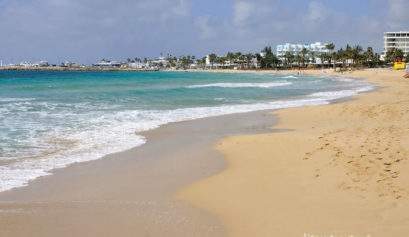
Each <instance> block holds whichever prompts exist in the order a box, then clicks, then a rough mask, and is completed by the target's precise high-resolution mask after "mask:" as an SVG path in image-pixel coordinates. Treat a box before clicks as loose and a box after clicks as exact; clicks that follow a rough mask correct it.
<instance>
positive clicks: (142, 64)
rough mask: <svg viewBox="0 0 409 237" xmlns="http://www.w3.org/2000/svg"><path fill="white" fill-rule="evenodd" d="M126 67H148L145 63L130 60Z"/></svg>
mask: <svg viewBox="0 0 409 237" xmlns="http://www.w3.org/2000/svg"><path fill="white" fill-rule="evenodd" d="M128 67H129V68H139V69H141V68H148V67H149V65H148V64H146V63H141V62H131V63H128Z"/></svg>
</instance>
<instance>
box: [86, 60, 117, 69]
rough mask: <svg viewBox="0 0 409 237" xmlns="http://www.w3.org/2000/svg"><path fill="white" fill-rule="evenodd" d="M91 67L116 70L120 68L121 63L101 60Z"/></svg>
mask: <svg viewBox="0 0 409 237" xmlns="http://www.w3.org/2000/svg"><path fill="white" fill-rule="evenodd" d="M92 66H93V67H100V68H118V67H120V66H121V63H120V62H116V61H110V60H101V62H98V63H93V64H92Z"/></svg>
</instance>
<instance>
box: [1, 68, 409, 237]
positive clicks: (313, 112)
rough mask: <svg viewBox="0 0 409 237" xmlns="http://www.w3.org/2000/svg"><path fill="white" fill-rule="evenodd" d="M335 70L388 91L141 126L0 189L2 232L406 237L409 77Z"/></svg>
mask: <svg viewBox="0 0 409 237" xmlns="http://www.w3.org/2000/svg"><path fill="white" fill-rule="evenodd" d="M231 72H234V71H231ZM236 72H237V71H236ZM269 73H275V72H274V71H271V72H269ZM283 73H296V71H290V72H283ZM300 73H301V75H303V74H321V75H327V76H332V75H333V74H332V73H329V72H328V73H323V72H321V71H301V72H300ZM334 75H336V76H342V77H348V78H360V79H361V78H363V79H364V80H366V81H368V82H372V83H377V85H378V87H379V88H378V89H377V90H375V91H372V92H370V93H365V94H359V95H357V96H354V97H353V98H351V99H345V98H344V99H341V101H333V102H337V103H332V104H329V105H318V106H303V107H297V108H288V109H281V110H276V111H271V110H263V111H258V112H250V113H239V114H232V115H222V116H216V117H210V118H202V119H196V120H189V121H182V122H173V123H168V124H166V125H162V126H161V127H160V128H158V129H154V130H149V131H145V132H142V133H140V134H139V135H141V136H144V137H146V140H147V143H146V144H144V145H142V146H140V147H136V148H133V149H130V150H127V151H125V152H120V153H114V154H111V155H107V156H105V157H104V158H103V159H99V160H95V161H88V162H82V163H75V164H71V165H70V166H68V167H67V168H61V169H54V170H53V171H52V174H53V175H51V176H44V177H40V178H38V179H36V180H34V181H30V183H29V186H26V187H20V188H17V189H11V190H9V191H5V192H1V193H0V236H73V235H75V236H275V235H277V236H305V235H306V236H308V235H310V236H311V235H326V236H330V235H331V234H332V235H334V236H339V235H347V234H348V235H353V236H368V235H370V236H402V235H404V234H405V233H408V232H409V230H408V228H409V227H408V225H407V224H408V220H409V215H407V214H406V213H409V212H408V211H409V210H408V209H409V208H408V207H409V205H408V204H409V203H408V199H409V198H408V197H409V189H408V183H409V181H408V180H409V179H408V177H407V176H408V172H407V171H408V170H407V169H409V167H408V164H407V156H408V154H409V151H408V148H407V147H409V137H408V131H409V130H408V129H409V125H408V124H407V121H408V117H409V113H408V112H409V111H408V108H409V107H408V106H409V100H408V88H409V86H408V85H407V81H406V80H404V79H403V78H402V71H392V70H365V71H354V72H352V73H347V74H338V73H336V74H334ZM354 80H355V79H354ZM356 80H359V79H356ZM199 86H203V85H199ZM206 86H208V85H206ZM219 86H220V85H219ZM222 86H225V84H223V85H222ZM235 86H237V85H235ZM338 102H339V103H338ZM298 106H299V105H298Z"/></svg>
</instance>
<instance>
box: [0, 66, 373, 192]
mask: <svg viewBox="0 0 409 237" xmlns="http://www.w3.org/2000/svg"><path fill="white" fill-rule="evenodd" d="M372 88H373V86H372V85H370V84H368V83H365V82H362V81H358V80H353V79H349V78H330V77H326V76H300V75H299V76H295V75H276V74H258V73H200V72H198V73H193V72H189V73H187V72H64V71H62V72H59V71H56V72H53V71H49V72H48V71H0V124H1V126H0V191H4V190H8V189H11V188H14V187H19V186H23V185H26V184H27V182H28V181H29V180H31V179H34V178H37V177H39V176H43V175H48V174H49V172H48V171H50V170H51V169H54V168H61V167H65V166H67V165H69V164H71V163H74V162H83V161H88V160H94V159H98V158H101V157H102V156H104V155H106V154H109V153H113V152H118V151H123V150H126V149H129V148H132V147H136V146H140V145H142V144H143V143H145V142H146V140H145V138H144V137H143V136H141V135H138V132H141V131H146V130H149V129H154V128H157V127H159V126H161V125H163V124H166V123H169V122H176V121H183V120H189V119H197V118H204V117H209V116H217V115H223V114H231V113H242V112H250V111H256V110H264V109H278V108H287V107H296V106H303V105H319V104H327V103H329V102H330V101H331V100H334V99H338V98H342V97H346V96H351V95H354V94H357V93H359V92H363V91H367V90H371V89H372Z"/></svg>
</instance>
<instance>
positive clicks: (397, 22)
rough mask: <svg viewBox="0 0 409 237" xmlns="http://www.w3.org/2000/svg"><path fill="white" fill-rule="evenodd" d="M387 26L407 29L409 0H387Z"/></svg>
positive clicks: (408, 26) (408, 24)
mask: <svg viewBox="0 0 409 237" xmlns="http://www.w3.org/2000/svg"><path fill="white" fill-rule="evenodd" d="M388 3H389V10H388V13H387V16H388V26H389V27H390V28H392V29H401V30H409V1H408V0H388Z"/></svg>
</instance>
